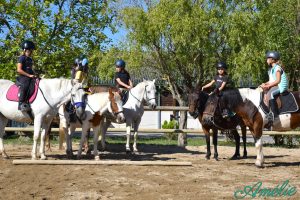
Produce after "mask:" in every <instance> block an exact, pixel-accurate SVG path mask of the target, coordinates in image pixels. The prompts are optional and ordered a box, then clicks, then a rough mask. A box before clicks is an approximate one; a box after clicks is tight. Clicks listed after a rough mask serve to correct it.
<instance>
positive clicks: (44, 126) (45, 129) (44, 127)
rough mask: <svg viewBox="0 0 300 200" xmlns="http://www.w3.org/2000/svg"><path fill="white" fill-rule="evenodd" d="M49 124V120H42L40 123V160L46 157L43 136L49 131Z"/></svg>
mask: <svg viewBox="0 0 300 200" xmlns="http://www.w3.org/2000/svg"><path fill="white" fill-rule="evenodd" d="M50 124H51V121H44V122H43V123H42V132H41V144H40V156H41V160H46V159H47V157H46V155H45V137H46V133H48V131H49V128H50Z"/></svg>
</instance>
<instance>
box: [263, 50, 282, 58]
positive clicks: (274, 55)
mask: <svg viewBox="0 0 300 200" xmlns="http://www.w3.org/2000/svg"><path fill="white" fill-rule="evenodd" d="M266 57H267V58H273V59H274V60H279V59H280V54H279V53H278V52H277V51H268V52H267V54H266Z"/></svg>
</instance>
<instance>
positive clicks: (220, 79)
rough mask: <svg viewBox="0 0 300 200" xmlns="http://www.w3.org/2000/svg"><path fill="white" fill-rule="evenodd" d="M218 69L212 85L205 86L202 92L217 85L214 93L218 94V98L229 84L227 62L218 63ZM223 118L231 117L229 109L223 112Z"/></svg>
mask: <svg viewBox="0 0 300 200" xmlns="http://www.w3.org/2000/svg"><path fill="white" fill-rule="evenodd" d="M216 68H217V74H216V75H215V76H214V79H213V80H212V81H211V82H210V83H208V84H206V85H204V86H203V87H202V91H203V90H204V89H206V88H208V87H211V86H212V85H213V84H215V89H214V91H213V92H214V93H216V94H218V96H221V95H222V90H224V89H225V88H226V84H227V83H228V75H227V72H226V70H227V64H226V63H225V62H218V63H217V65H216ZM222 116H223V118H227V117H229V112H228V111H227V109H224V110H223V113H222Z"/></svg>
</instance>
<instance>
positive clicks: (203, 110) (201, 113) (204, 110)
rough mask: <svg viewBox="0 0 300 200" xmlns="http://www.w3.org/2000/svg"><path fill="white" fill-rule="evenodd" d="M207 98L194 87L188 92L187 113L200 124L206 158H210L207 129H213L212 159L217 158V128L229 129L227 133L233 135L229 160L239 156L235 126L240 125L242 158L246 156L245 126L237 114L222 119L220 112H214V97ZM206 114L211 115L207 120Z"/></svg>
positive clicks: (238, 140)
mask: <svg viewBox="0 0 300 200" xmlns="http://www.w3.org/2000/svg"><path fill="white" fill-rule="evenodd" d="M208 99H209V95H208V94H207V93H206V92H203V91H201V90H200V89H199V88H196V89H195V90H194V91H190V93H189V114H190V115H191V116H192V117H194V118H195V119H196V118H198V120H199V122H200V123H201V125H202V129H203V132H204V134H205V138H206V145H207V152H206V156H205V157H206V159H207V160H208V159H210V156H211V151H210V134H209V131H210V130H212V131H213V145H214V159H215V160H218V150H217V143H218V142H217V140H218V130H229V133H230V134H232V135H233V137H234V139H235V144H236V149H235V153H234V155H233V156H232V157H231V160H235V159H239V158H240V135H239V134H238V132H237V130H236V127H237V126H238V125H240V127H241V131H242V139H243V146H244V152H243V158H247V150H246V126H245V125H244V123H243V121H242V120H241V119H240V118H239V117H238V116H236V115H235V116H233V117H230V118H228V119H224V118H223V117H222V115H221V112H216V109H215V108H216V106H215V103H216V101H215V99H210V100H208ZM207 116H210V117H213V120H211V119H212V118H209V120H207Z"/></svg>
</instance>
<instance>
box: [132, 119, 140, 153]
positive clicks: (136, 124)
mask: <svg viewBox="0 0 300 200" xmlns="http://www.w3.org/2000/svg"><path fill="white" fill-rule="evenodd" d="M140 123H141V118H140V119H138V120H137V121H135V123H134V125H133V130H134V136H133V138H134V140H133V152H138V148H137V137H138V129H139V125H140Z"/></svg>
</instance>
